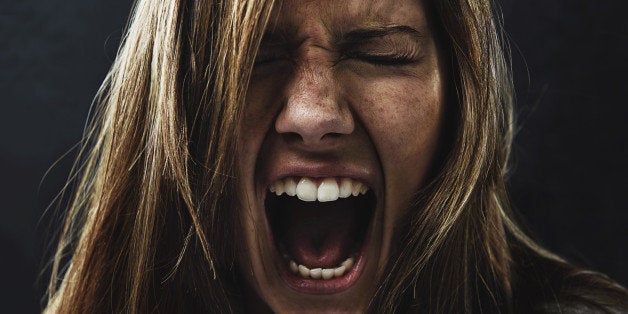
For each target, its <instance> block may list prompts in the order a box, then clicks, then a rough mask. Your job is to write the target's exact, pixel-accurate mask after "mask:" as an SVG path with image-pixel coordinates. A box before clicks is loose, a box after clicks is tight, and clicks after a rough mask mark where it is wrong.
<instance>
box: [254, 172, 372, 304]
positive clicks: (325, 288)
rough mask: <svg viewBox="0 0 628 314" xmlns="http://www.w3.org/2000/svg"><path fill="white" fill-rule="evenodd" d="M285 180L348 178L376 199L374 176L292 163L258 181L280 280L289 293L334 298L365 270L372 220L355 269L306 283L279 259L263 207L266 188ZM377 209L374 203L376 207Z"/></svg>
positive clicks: (355, 280) (266, 173) (264, 174)
mask: <svg viewBox="0 0 628 314" xmlns="http://www.w3.org/2000/svg"><path fill="white" fill-rule="evenodd" d="M286 177H309V178H326V177H336V178H338V177H342V178H350V179H352V180H356V181H359V182H362V183H364V184H366V185H367V186H368V187H369V188H370V189H371V190H372V191H373V193H375V197H376V199H378V198H379V195H378V193H377V190H376V180H375V178H374V175H373V172H372V171H369V170H368V169H367V168H366V167H360V166H357V165H352V164H340V163H324V162H318V163H317V162H307V163H306V162H299V161H292V162H287V163H285V164H283V165H281V166H278V167H276V168H274V169H270V171H268V172H265V173H263V174H262V178H264V179H263V180H261V181H260V184H259V189H260V194H259V195H261V200H262V202H261V204H262V206H261V208H262V209H263V210H264V217H265V218H266V219H265V224H266V226H267V228H266V230H268V234H267V237H268V239H269V243H272V250H273V253H272V255H273V259H274V265H281V266H277V271H278V273H279V276H280V277H281V278H282V279H283V281H284V282H285V283H286V284H287V286H288V287H290V288H291V289H293V290H295V291H297V292H301V293H307V294H315V295H325V294H335V293H339V292H342V291H344V290H347V289H349V288H351V287H352V286H353V285H354V284H355V283H356V282H357V281H358V279H359V278H360V277H361V275H362V272H363V270H364V269H365V268H366V262H367V256H366V255H367V253H368V252H367V251H368V247H369V245H370V242H371V238H372V235H373V224H374V220H375V218H374V217H373V218H372V219H371V222H370V224H369V226H368V231H367V233H366V235H365V240H364V243H363V244H362V248H361V250H360V253H359V255H358V256H355V258H356V261H355V264H354V266H353V267H352V268H351V270H350V271H349V272H347V273H346V274H345V275H344V276H342V277H339V278H334V279H329V280H320V279H306V278H302V277H300V276H298V275H295V274H293V273H292V272H290V270H289V267H288V262H287V261H286V260H285V259H284V258H283V257H282V256H281V253H280V252H279V250H278V248H277V246H276V244H275V239H274V236H273V233H272V231H271V228H270V224H269V222H268V217H267V216H266V208H265V206H264V204H265V200H266V192H267V190H268V187H269V186H270V184H272V183H273V182H275V181H277V180H280V179H284V178H286ZM375 206H377V202H376V205H375ZM374 210H375V212H374V213H373V215H377V211H378V210H377V208H375V209H374Z"/></svg>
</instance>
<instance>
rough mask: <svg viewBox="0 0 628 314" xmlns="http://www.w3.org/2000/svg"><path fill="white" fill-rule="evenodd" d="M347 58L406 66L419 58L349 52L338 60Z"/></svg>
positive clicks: (271, 59) (261, 60)
mask: <svg viewBox="0 0 628 314" xmlns="http://www.w3.org/2000/svg"><path fill="white" fill-rule="evenodd" d="M285 58H286V56H285V55H279V54H277V55H270V56H266V57H264V58H257V59H256V60H255V63H254V66H262V65H266V64H270V63H273V62H276V61H279V60H282V59H285ZM347 59H354V60H358V61H362V62H366V63H370V64H373V65H378V66H404V65H408V64H412V63H415V62H417V58H416V57H415V56H414V55H413V54H410V53H401V54H390V55H372V54H368V53H360V52H355V53H347V54H345V55H344V56H342V57H341V58H340V60H338V61H343V60H347Z"/></svg>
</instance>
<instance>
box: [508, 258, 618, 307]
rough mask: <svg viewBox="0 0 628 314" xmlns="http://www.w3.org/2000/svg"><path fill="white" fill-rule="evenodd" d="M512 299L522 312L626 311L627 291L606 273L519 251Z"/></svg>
mask: <svg viewBox="0 0 628 314" xmlns="http://www.w3.org/2000/svg"><path fill="white" fill-rule="evenodd" d="M515 258H516V259H515V260H517V259H518V260H517V262H516V263H515V264H514V267H513V269H512V270H513V281H512V284H513V286H512V288H513V289H512V290H513V300H514V308H515V309H516V312H521V313H524V312H526V313H628V292H627V290H626V289H625V288H624V287H622V286H621V285H620V284H618V283H617V282H615V281H613V280H612V279H610V278H609V277H607V276H606V275H604V274H602V273H598V272H594V271H590V270H585V269H582V268H578V267H576V266H574V265H572V264H570V263H568V262H565V261H563V260H561V259H558V258H554V257H552V256H542V255H540V254H530V253H527V254H519V256H515Z"/></svg>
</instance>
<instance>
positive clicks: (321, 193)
mask: <svg viewBox="0 0 628 314" xmlns="http://www.w3.org/2000/svg"><path fill="white" fill-rule="evenodd" d="M375 204H376V200H375V194H374V193H373V192H372V190H371V189H370V188H369V187H368V186H367V185H365V184H364V183H362V182H359V181H357V180H354V179H350V178H333V177H332V178H309V177H287V178H284V179H281V180H278V181H276V182H274V183H273V184H271V185H270V187H269V188H268V192H267V195H266V200H265V207H266V216H267V219H268V222H269V225H270V228H271V230H272V237H273V240H274V243H275V247H276V250H277V252H278V253H279V255H280V256H281V257H283V263H281V264H283V265H282V266H279V267H280V268H282V270H283V271H282V274H283V277H284V279H286V281H287V282H288V283H289V285H290V286H292V287H293V288H295V289H297V290H301V291H303V292H308V293H335V292H338V291H341V290H344V289H346V288H348V287H350V286H351V285H353V283H355V281H357V278H358V277H359V275H360V272H361V270H362V269H363V268H364V264H365V263H364V260H365V254H364V252H365V250H366V247H367V243H366V242H367V241H366V240H367V239H368V233H369V230H370V228H369V227H370V226H371V225H372V220H373V216H374V212H375Z"/></svg>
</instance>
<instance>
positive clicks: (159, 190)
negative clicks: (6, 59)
mask: <svg viewBox="0 0 628 314" xmlns="http://www.w3.org/2000/svg"><path fill="white" fill-rule="evenodd" d="M428 2H430V4H429V7H430V10H431V11H432V15H433V16H434V19H433V20H434V21H433V23H434V24H436V25H435V28H437V29H438V32H439V33H440V35H441V37H442V38H441V40H442V41H443V46H444V47H445V49H444V50H445V51H446V53H447V54H448V56H449V60H450V64H449V69H450V78H451V79H450V84H449V87H448V88H449V91H450V93H449V94H450V97H449V102H450V103H451V104H453V105H454V107H455V110H454V114H453V116H452V119H453V120H454V121H455V123H452V125H453V127H452V130H451V132H452V136H451V138H452V140H451V143H448V152H447V154H446V156H445V159H444V161H443V163H442V165H441V167H440V168H439V169H440V170H439V171H438V173H437V174H436V175H435V176H434V178H433V180H432V181H431V182H430V183H429V184H428V185H427V187H426V188H425V189H423V190H422V191H419V193H418V194H417V200H416V204H415V208H414V209H413V210H411V211H410V212H409V217H408V219H407V220H406V221H407V223H406V224H405V225H402V226H399V227H398V230H397V231H396V232H397V233H398V237H399V239H400V241H401V242H402V243H403V245H402V246H401V247H400V248H399V249H398V250H397V251H396V252H394V254H393V256H392V258H391V259H390V261H389V270H390V271H387V272H385V273H386V274H388V275H387V276H386V277H385V278H383V279H382V282H381V283H380V285H379V287H378V290H377V293H376V295H375V297H374V298H373V300H372V302H371V308H372V310H373V311H376V312H394V311H402V310H403V311H405V310H411V309H419V310H421V311H426V312H462V311H472V310H483V311H498V310H499V311H510V310H512V309H513V307H517V306H520V305H523V304H521V303H519V301H518V300H519V298H518V297H517V296H518V295H524V294H527V293H528V292H527V291H528V290H534V289H535V287H536V285H535V283H534V282H531V281H530V282H529V281H525V280H522V279H519V278H524V277H525V276H521V275H520V274H521V273H526V272H527V268H525V267H523V266H521V265H522V264H521V263H520V262H519V258H522V259H526V258H527V259H526V260H528V261H532V262H534V261H541V260H543V261H547V265H554V266H556V267H558V269H560V270H561V271H562V272H560V274H561V276H562V277H561V278H567V277H568V276H569V275H573V276H576V277H577V276H578V274H582V276H585V277H586V280H588V282H589V283H592V282H594V283H596V284H598V286H600V287H604V288H605V289H607V290H604V291H606V292H607V294H612V293H615V294H614V296H620V297H623V298H625V291H624V290H623V289H622V288H621V287H619V286H615V285H614V284H613V283H612V282H611V281H610V280H606V279H604V278H603V277H602V276H600V275H597V274H591V273H586V274H585V273H582V272H580V273H579V272H578V271H577V270H576V269H575V268H573V267H571V266H570V265H569V264H567V263H566V262H564V261H562V260H561V259H560V258H558V257H556V256H554V255H552V254H551V253H549V252H547V251H545V250H543V249H542V248H541V247H539V246H538V245H536V244H535V242H534V241H532V240H530V239H529V238H528V237H527V236H525V234H524V233H523V232H522V231H521V230H520V229H519V228H518V227H517V225H516V224H515V222H514V221H513V219H512V214H511V213H510V210H509V207H508V199H507V194H506V188H505V183H504V177H505V174H506V172H507V162H508V157H509V156H508V155H509V151H510V145H511V142H512V135H513V134H512V130H513V116H512V103H513V99H512V95H513V93H512V82H511V74H510V72H509V65H508V62H507V60H508V58H507V55H505V54H504V51H507V49H505V48H507V47H504V46H503V43H505V41H504V40H503V33H502V30H501V29H502V26H501V22H500V20H499V18H497V17H498V15H497V14H496V13H497V12H498V10H497V8H496V7H495V6H494V5H493V4H492V2H491V1H489V0H486V1H475V0H441V1H428ZM274 5H275V4H274V1H273V0H231V1H200V0H187V1H186V0H139V1H138V2H137V3H136V5H135V7H134V9H133V13H132V18H131V20H130V24H129V26H128V30H127V32H126V36H125V38H124V40H123V43H122V45H121V47H120V50H119V52H118V56H117V58H116V61H115V62H114V64H113V66H112V69H111V70H110V72H109V74H108V75H107V78H106V80H105V82H104V84H103V87H102V88H101V90H100V92H99V95H98V97H97V102H96V103H97V110H96V113H95V114H94V115H93V117H92V120H91V124H90V126H91V127H90V128H89V129H88V131H87V132H86V135H85V142H84V145H83V148H82V150H81V154H80V162H79V163H78V166H77V168H76V169H75V171H74V173H73V176H76V177H78V179H77V182H76V189H75V191H74V198H73V202H72V204H71V206H70V207H69V210H68V211H67V213H66V222H65V225H64V227H63V229H62V234H61V239H60V241H59V245H58V249H57V252H56V255H55V257H54V262H53V268H52V276H51V280H50V286H49V294H48V300H49V301H48V305H47V309H48V310H50V311H60V312H72V313H75V312H78V313H84V312H110V311H115V312H131V313H137V312H147V311H155V310H156V311H160V312H161V311H164V312H191V311H202V310H212V311H215V312H237V311H240V310H242V309H240V308H239V307H238V305H239V304H240V303H241V302H239V301H241V298H242V296H241V293H242V292H241V291H240V289H239V286H240V279H239V276H238V274H237V270H238V267H237V265H236V264H237V259H236V254H235V250H236V248H237V242H238V241H236V240H234V239H237V238H238V233H237V230H238V228H237V226H238V222H239V217H238V216H237V215H238V211H236V210H234V208H235V206H234V204H235V202H236V195H234V192H233V191H235V190H236V189H235V188H234V187H235V184H236V178H235V174H236V171H235V169H234V168H235V165H236V163H235V159H236V158H237V151H238V147H237V143H236V142H235V140H234V139H235V138H237V134H238V132H239V122H240V119H241V116H242V110H243V104H244V100H245V95H246V89H247V86H248V81H249V77H250V73H251V69H252V66H253V62H254V59H255V55H256V52H257V48H258V46H259V44H260V42H261V40H262V34H263V33H264V30H265V28H266V25H267V23H268V19H269V17H270V14H271V10H272V8H273V6H274ZM67 256H69V259H68V258H67ZM67 260H69V261H68V262H66V261H67ZM532 262H531V263H532ZM541 276H543V274H541ZM585 277H578V278H580V279H582V278H585ZM570 278H571V277H570ZM521 287H523V288H521ZM524 288H525V291H524V290H522V289H524ZM559 290H560V289H557V292H556V294H553V295H554V296H556V295H558V294H560V291H559ZM552 291H553V290H552ZM555 299H556V298H555ZM602 299H604V298H603V297H600V298H598V299H592V300H591V302H592V303H595V302H597V301H599V300H602ZM545 301H547V300H546V299H544V298H543V297H539V303H543V302H545ZM550 301H551V300H550ZM555 301H556V300H555ZM558 301H560V300H558ZM600 302H601V301H600ZM600 302H598V303H600ZM596 304H597V303H596Z"/></svg>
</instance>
